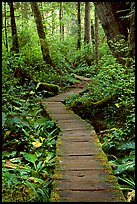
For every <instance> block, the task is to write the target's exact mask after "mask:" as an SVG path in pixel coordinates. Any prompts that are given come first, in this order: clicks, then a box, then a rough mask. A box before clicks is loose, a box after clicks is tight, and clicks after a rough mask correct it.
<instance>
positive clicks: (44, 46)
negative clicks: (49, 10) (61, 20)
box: [30, 2, 53, 65]
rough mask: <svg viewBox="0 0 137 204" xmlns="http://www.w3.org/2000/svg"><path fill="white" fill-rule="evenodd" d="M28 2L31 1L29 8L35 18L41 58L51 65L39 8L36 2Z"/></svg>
mask: <svg viewBox="0 0 137 204" xmlns="http://www.w3.org/2000/svg"><path fill="white" fill-rule="evenodd" d="M30 3H31V9H32V12H33V14H34V19H35V22H36V26H37V32H38V36H39V39H40V45H41V51H42V55H43V60H44V61H45V62H46V63H47V64H50V65H53V64H52V60H51V58H50V55H49V48H48V43H47V40H46V35H45V32H44V28H43V23H42V17H41V14H40V11H39V8H38V4H37V3H36V2H30Z"/></svg>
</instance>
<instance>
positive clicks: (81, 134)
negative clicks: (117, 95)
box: [43, 88, 125, 202]
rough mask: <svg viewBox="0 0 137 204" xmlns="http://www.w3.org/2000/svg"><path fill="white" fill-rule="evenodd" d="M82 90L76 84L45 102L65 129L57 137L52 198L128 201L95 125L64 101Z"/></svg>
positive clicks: (56, 199) (47, 108)
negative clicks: (114, 174) (77, 113)
mask: <svg viewBox="0 0 137 204" xmlns="http://www.w3.org/2000/svg"><path fill="white" fill-rule="evenodd" d="M80 91H81V89H80V88H74V89H72V90H71V91H69V92H67V93H62V94H59V95H57V96H55V97H51V98H49V99H47V100H46V101H44V102H43V105H44V106H45V109H46V111H47V112H48V113H49V115H50V116H51V118H52V119H54V120H55V121H57V124H58V126H59V127H60V129H61V130H62V134H61V135H60V136H59V138H58V140H57V161H56V170H55V184H54V189H53V192H52V194H51V195H52V196H51V201H55V202H125V198H124V196H123V194H122V192H121V191H120V188H119V185H118V183H117V179H116V177H114V176H113V175H112V170H111V167H110V166H109V164H108V161H107V158H106V155H105V154H104V152H103V151H102V149H101V144H100V142H99V140H98V137H97V135H96V133H95V131H94V128H93V126H91V125H90V124H88V123H87V122H85V121H84V120H82V119H81V118H80V117H79V116H77V115H76V114H75V113H74V112H73V111H71V110H69V109H68V108H66V106H65V105H64V104H63V103H62V102H63V101H64V99H65V98H66V97H68V96H69V95H70V94H71V93H75V94H77V93H79V92H80Z"/></svg>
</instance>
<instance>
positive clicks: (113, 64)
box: [2, 2, 135, 202]
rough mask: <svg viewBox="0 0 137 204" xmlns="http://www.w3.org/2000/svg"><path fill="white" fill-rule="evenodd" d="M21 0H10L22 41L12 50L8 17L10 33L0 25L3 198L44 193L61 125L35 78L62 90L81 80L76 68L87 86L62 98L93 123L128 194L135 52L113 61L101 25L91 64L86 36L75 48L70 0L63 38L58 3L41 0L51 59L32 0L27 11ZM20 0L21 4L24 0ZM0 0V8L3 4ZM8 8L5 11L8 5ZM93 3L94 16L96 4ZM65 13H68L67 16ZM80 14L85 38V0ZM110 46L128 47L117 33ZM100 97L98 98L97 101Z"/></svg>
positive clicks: (43, 197) (26, 198)
mask: <svg viewBox="0 0 137 204" xmlns="http://www.w3.org/2000/svg"><path fill="white" fill-rule="evenodd" d="M20 3H21V2H16V3H15V5H14V6H15V14H16V15H17V17H16V25H17V31H18V40H19V48H20V52H19V53H18V54H16V53H14V52H11V51H10V49H9V48H10V47H11V45H12V35H11V30H10V26H9V25H10V19H9V17H8V16H7V27H6V28H7V33H8V36H6V35H5V30H4V27H3V30H2V32H3V33H2V48H3V49H2V194H3V202H20V201H23V202H37V201H39V202H47V201H49V200H50V192H51V189H52V181H53V179H54V164H55V159H56V140H57V137H58V135H59V134H60V130H59V129H58V128H57V126H56V123H55V122H54V121H52V120H51V119H50V118H49V116H48V114H47V113H46V111H45V109H44V107H43V105H42V101H43V100H45V99H46V98H47V97H48V96H49V95H50V93H47V91H44V90H43V91H39V92H38V91H37V85H36V84H35V83H34V81H38V82H44V83H51V84H55V85H58V86H59V87H60V90H59V91H60V92H62V91H64V90H67V89H68V88H69V87H71V85H74V84H77V83H80V80H79V79H77V78H75V74H77V75H81V76H85V77H88V78H90V79H91V82H90V83H87V86H86V89H85V90H84V91H83V92H82V93H81V94H80V95H72V96H71V97H70V98H68V99H66V101H65V104H66V105H67V106H69V107H71V108H72V109H73V110H74V111H75V112H76V113H77V114H79V115H80V116H81V117H83V118H84V119H86V120H88V122H90V123H91V124H92V125H93V126H94V128H95V130H96V132H97V134H98V136H99V139H100V142H101V144H102V149H103V150H104V152H105V153H106V154H107V156H108V160H109V162H110V165H111V166H112V169H113V173H114V174H115V175H116V176H117V177H118V179H119V183H120V185H121V188H122V189H123V192H124V193H125V196H126V198H127V197H128V195H127V193H130V192H134V190H135V75H134V72H135V60H134V58H129V57H128V56H127V57H125V58H124V59H123V60H124V61H125V62H128V63H125V64H123V65H122V64H119V63H118V62H117V59H116V58H114V57H113V56H112V54H111V52H110V49H109V47H108V45H107V42H106V37H105V34H104V32H103V29H102V27H101V25H100V24H99V42H98V44H99V47H98V49H99V64H98V65H96V60H95V52H94V44H93V43H92V42H91V43H89V44H85V43H84V40H81V41H82V45H81V49H77V34H76V32H74V31H75V29H76V28H75V26H74V25H75V23H74V22H75V18H74V17H75V16H76V9H74V8H75V4H74V3H75V2H68V4H65V3H64V4H63V11H64V12H63V20H62V23H63V24H66V33H65V35H64V38H63V37H62V36H60V33H59V21H58V16H57V14H58V9H59V7H58V2H42V4H41V2H39V7H40V11H41V13H42V14H43V15H44V11H45V12H46V14H45V16H46V17H45V18H44V17H43V25H44V28H45V31H46V38H47V41H48V46H49V50H50V56H51V58H52V61H53V63H54V65H55V66H50V65H48V64H46V63H45V62H44V61H43V59H42V54H41V49H40V43H39V38H38V35H37V32H36V25H35V22H34V17H33V15H32V12H31V9H30V6H29V5H27V9H26V11H27V13H26V15H25V12H22V11H23V7H21V4H20ZM22 5H24V8H25V2H24V4H22ZM2 6H3V7H2V9H3V13H4V12H5V7H4V6H5V4H4V3H3V4H2ZM49 8H50V9H49ZM6 9H7V10H6V12H7V13H8V12H9V7H8V5H7V6H6ZM91 10H92V12H91V17H92V19H93V17H94V16H93V14H94V10H93V9H91ZM20 13H21V16H20ZM3 15H5V13H4V14H3ZM28 17H29V18H28ZM68 19H71V21H69V22H70V23H68ZM81 20H82V22H81V28H82V33H81V36H82V39H83V38H84V31H83V28H84V2H83V3H82V4H81ZM67 23H68V24H67ZM51 25H52V26H51ZM28 28H29V29H28ZM72 31H73V32H72ZM60 37H62V38H60ZM6 38H7V39H6ZM6 40H8V47H9V48H8V49H7V47H6V44H5V41H6ZM124 45H125V46H124ZM113 46H114V47H117V51H118V53H117V54H120V53H122V52H125V50H126V52H128V49H129V47H128V46H127V44H126V43H125V41H124V40H123V39H121V40H120V41H119V42H116V43H114V44H113ZM129 62H130V63H129ZM16 68H21V69H22V70H25V71H27V72H28V73H30V74H31V75H32V76H33V79H34V80H26V81H25V83H23V84H22V83H21V79H20V78H14V71H15V69H16ZM45 92H46V93H45ZM48 94H49V95H48ZM108 98H110V99H111V100H108ZM100 102H101V104H102V105H101V106H98V104H100Z"/></svg>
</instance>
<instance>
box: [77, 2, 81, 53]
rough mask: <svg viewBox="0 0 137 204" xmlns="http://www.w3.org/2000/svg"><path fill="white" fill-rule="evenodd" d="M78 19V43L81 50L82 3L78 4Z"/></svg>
mask: <svg viewBox="0 0 137 204" xmlns="http://www.w3.org/2000/svg"><path fill="white" fill-rule="evenodd" d="M77 19H78V41H77V48H78V49H80V48H81V19H80V2H79V1H78V2H77Z"/></svg>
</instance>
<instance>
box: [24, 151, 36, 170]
mask: <svg viewBox="0 0 137 204" xmlns="http://www.w3.org/2000/svg"><path fill="white" fill-rule="evenodd" d="M20 154H22V155H23V157H24V158H25V159H26V160H27V161H29V162H31V163H33V165H34V167H35V169H36V164H35V161H36V160H37V159H38V158H37V156H36V155H35V154H29V153H26V152H21V153H20Z"/></svg>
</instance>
